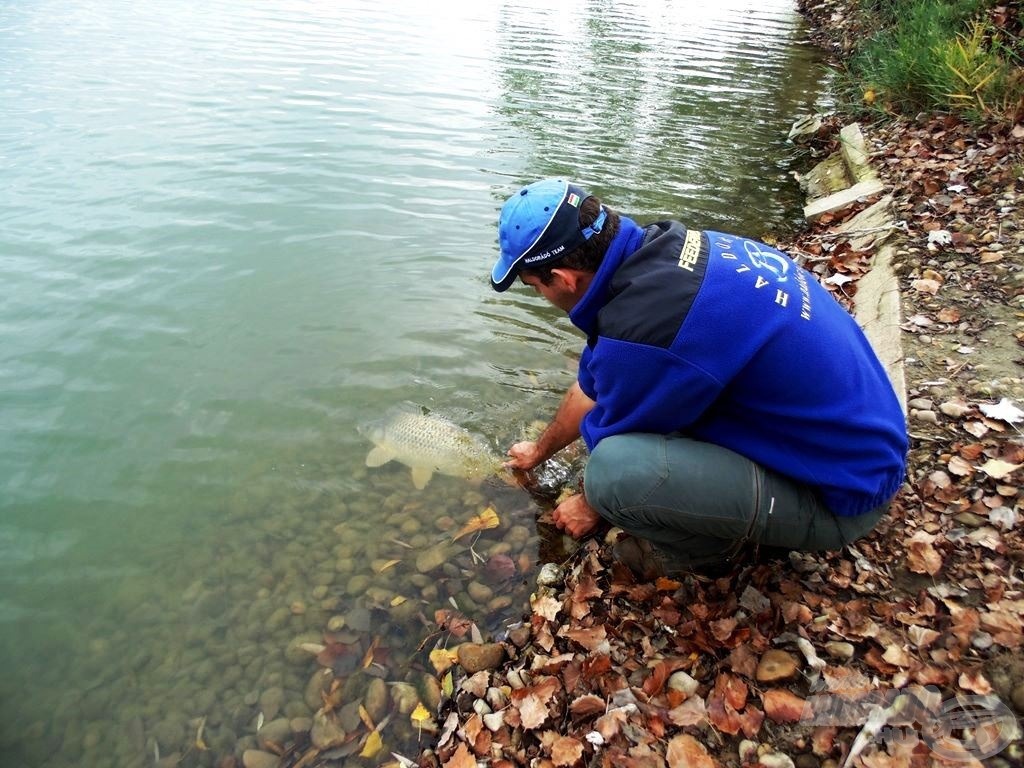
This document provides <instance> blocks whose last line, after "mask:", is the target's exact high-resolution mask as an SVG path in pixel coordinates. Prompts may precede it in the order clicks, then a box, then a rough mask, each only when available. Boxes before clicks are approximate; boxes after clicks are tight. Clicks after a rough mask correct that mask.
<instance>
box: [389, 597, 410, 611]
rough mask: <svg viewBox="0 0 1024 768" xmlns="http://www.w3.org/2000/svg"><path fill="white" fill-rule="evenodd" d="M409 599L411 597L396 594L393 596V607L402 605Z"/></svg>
mask: <svg viewBox="0 0 1024 768" xmlns="http://www.w3.org/2000/svg"><path fill="white" fill-rule="evenodd" d="M408 599H409V598H407V597H402V596H401V595H395V596H394V597H392V598H391V607H392V608H394V607H395V606H396V605H401V604H402V603H404V602H405V601H406V600H408Z"/></svg>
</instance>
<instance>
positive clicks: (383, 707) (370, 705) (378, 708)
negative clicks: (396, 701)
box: [363, 677, 389, 723]
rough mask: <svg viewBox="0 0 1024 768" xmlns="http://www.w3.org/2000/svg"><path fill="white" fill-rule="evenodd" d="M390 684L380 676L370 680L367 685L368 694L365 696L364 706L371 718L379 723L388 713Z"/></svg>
mask: <svg viewBox="0 0 1024 768" xmlns="http://www.w3.org/2000/svg"><path fill="white" fill-rule="evenodd" d="M388 700H389V696H388V686H387V684H386V683H385V682H384V681H383V680H381V679H380V678H379V677H375V678H373V679H371V680H370V684H369V685H368V686H367V687H366V694H365V695H364V696H363V706H364V707H366V711H367V712H368V713H369V715H370V719H371V720H373V722H375V723H379V722H380V721H381V720H383V719H384V716H385V715H386V714H387V713H388Z"/></svg>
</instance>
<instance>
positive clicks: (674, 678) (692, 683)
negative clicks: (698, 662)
mask: <svg viewBox="0 0 1024 768" xmlns="http://www.w3.org/2000/svg"><path fill="white" fill-rule="evenodd" d="M699 685H700V683H698V682H697V681H696V680H694V679H693V678H692V677H690V676H689V675H688V674H686V673H685V672H682V671H680V672H673V673H672V675H671V676H670V677H669V679H668V687H669V688H671V689H672V690H673V691H680V692H681V693H685V694H686V695H687V696H693V694H695V693H696V692H697V688H698V686H699Z"/></svg>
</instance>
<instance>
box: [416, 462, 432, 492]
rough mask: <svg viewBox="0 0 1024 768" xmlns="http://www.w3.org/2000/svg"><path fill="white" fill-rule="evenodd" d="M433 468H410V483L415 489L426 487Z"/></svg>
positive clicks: (419, 489)
mask: <svg viewBox="0 0 1024 768" xmlns="http://www.w3.org/2000/svg"><path fill="white" fill-rule="evenodd" d="M433 474H434V470H432V469H430V468H429V467H413V468H412V484H413V485H415V486H416V490H418V491H422V490H423V489H424V488H426V487H427V483H429V482H430V478H431V477H432V476H433Z"/></svg>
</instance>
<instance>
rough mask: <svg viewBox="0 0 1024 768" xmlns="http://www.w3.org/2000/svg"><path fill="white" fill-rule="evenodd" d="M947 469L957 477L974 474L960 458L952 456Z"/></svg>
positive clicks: (972, 469)
mask: <svg viewBox="0 0 1024 768" xmlns="http://www.w3.org/2000/svg"><path fill="white" fill-rule="evenodd" d="M947 467H948V468H949V471H950V472H952V473H953V474H954V475H956V476H957V477H966V476H968V475H972V474H974V467H972V466H971V465H970V464H969V463H968V462H967V461H966V460H965V459H963V458H962V457H960V456H954V457H953V458H951V459H950V460H949V463H948V464H947Z"/></svg>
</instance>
